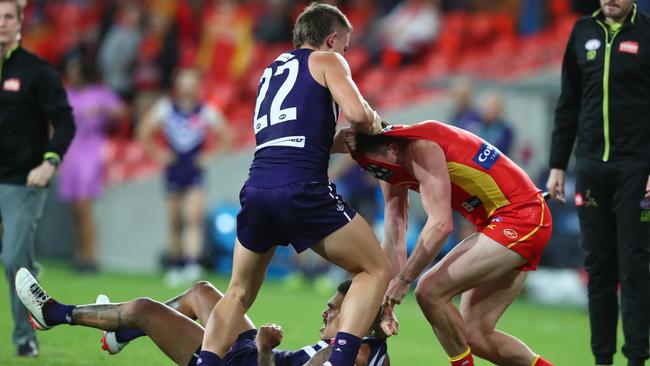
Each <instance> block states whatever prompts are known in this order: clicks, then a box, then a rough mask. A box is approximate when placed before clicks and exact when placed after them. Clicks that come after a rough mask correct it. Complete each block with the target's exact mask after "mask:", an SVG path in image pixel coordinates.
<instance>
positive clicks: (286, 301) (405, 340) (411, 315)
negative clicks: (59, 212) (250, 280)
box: [0, 263, 624, 366]
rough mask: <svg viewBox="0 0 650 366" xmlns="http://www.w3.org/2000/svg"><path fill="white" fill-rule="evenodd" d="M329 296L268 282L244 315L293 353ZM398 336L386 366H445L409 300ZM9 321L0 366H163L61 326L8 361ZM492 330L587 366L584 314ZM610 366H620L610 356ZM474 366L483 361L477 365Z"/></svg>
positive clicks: (523, 306) (5, 308)
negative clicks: (25, 355) (27, 355)
mask: <svg viewBox="0 0 650 366" xmlns="http://www.w3.org/2000/svg"><path fill="white" fill-rule="evenodd" d="M208 279H209V280H210V281H212V282H213V283H214V284H215V285H216V286H217V287H218V288H220V289H225V288H226V284H227V279H226V278H224V277H218V276H210V277H209V278H208ZM41 281H42V283H43V285H44V287H45V288H46V290H47V291H48V292H49V293H50V295H52V296H54V297H56V298H57V299H60V300H61V301H63V302H69V303H88V302H92V301H94V299H95V296H96V295H97V294H98V293H100V292H102V293H106V294H108V295H109V296H110V297H111V299H112V300H114V301H126V300H129V299H131V298H134V297H138V296H149V297H152V298H155V299H160V300H165V299H167V298H170V297H172V296H173V295H175V294H176V293H177V292H179V290H174V289H168V288H166V287H165V286H164V284H163V281H162V278H161V277H159V276H134V275H120V274H113V273H103V274H101V275H97V276H81V275H79V274H77V273H75V272H73V271H71V270H69V269H68V268H67V267H65V266H62V265H58V264H53V263H46V264H45V265H44V266H43V271H42V274H41ZM6 291H7V287H6V283H5V281H4V280H2V281H0V294H6V293H7V292H6ZM328 298H329V295H325V294H319V293H317V292H316V291H314V290H312V289H308V288H304V289H300V290H288V289H287V288H286V287H285V286H282V285H281V284H278V283H274V282H268V283H267V284H266V285H265V286H264V287H263V289H262V291H261V293H260V295H259V297H258V300H257V302H256V304H255V305H254V307H253V309H252V310H251V311H250V313H249V315H251V317H252V318H253V320H254V321H255V323H256V324H261V323H266V322H275V323H278V324H280V325H282V326H283V327H284V330H285V336H284V341H283V344H282V346H281V348H286V349H293V348H300V347H302V346H304V345H306V344H310V343H314V342H315V341H316V340H317V337H318V332H317V330H318V328H319V327H320V325H321V318H320V312H321V311H322V310H323V308H324V304H325V302H326V301H327V299H328ZM398 317H399V320H400V335H399V336H398V337H394V338H391V339H390V341H389V350H390V355H391V360H392V364H393V365H397V366H419V365H441V366H444V365H448V363H447V361H446V356H445V355H444V353H443V352H442V349H441V348H440V346H439V345H438V343H437V342H436V340H435V337H434V336H433V333H432V331H431V330H430V328H429V326H428V323H427V322H426V320H425V319H424V317H423V316H422V315H421V314H420V312H419V309H418V307H417V304H416V303H415V300H414V298H413V296H412V295H411V296H409V297H408V298H407V299H406V300H405V303H403V304H402V305H401V306H400V307H399V308H398ZM11 327H12V324H11V318H10V316H9V305H8V301H7V297H6V296H5V295H3V296H1V297H0V329H1V330H2V331H1V332H0V365H12V366H13V365H39V366H41V365H62V366H63V365H66V366H72V365H168V364H171V362H170V361H169V360H168V359H167V358H166V357H165V356H164V355H163V353H162V352H160V351H159V350H158V349H157V348H156V347H155V346H154V345H153V343H152V342H150V341H148V340H147V339H145V338H141V339H138V340H136V341H134V342H133V343H132V344H131V345H129V346H128V347H127V348H126V349H125V350H124V351H123V352H122V353H120V354H119V355H116V356H108V355H107V354H105V352H103V351H101V350H100V343H99V342H100V341H99V338H100V332H99V331H98V330H94V329H88V328H82V327H71V326H60V327H58V328H56V329H53V330H50V331H47V332H42V333H40V334H39V336H38V337H39V342H40V346H41V356H40V357H39V358H38V359H36V360H24V359H19V358H17V357H15V356H14V355H13V354H14V348H13V346H12V345H11V341H10V339H11ZM499 329H501V330H504V331H506V332H509V333H512V334H515V335H517V336H518V337H520V338H521V339H522V340H523V341H525V342H526V343H528V345H530V346H531V347H533V349H534V350H535V351H536V352H538V353H541V354H542V355H544V356H545V357H546V358H547V359H549V360H551V361H553V362H554V363H555V364H556V365H558V366H588V365H592V364H593V363H592V362H593V361H592V358H591V356H590V353H589V349H588V344H589V336H588V334H589V332H588V320H587V315H586V313H585V312H584V311H580V310H573V309H562V308H550V307H544V306H539V305H535V304H531V303H527V302H526V301H524V300H522V301H519V302H517V303H515V304H514V305H513V306H512V307H511V308H510V309H509V311H508V312H507V313H506V315H505V316H504V318H503V319H502V321H501V323H500V324H499ZM616 361H617V362H616V365H621V366H622V365H624V360H623V357H622V356H621V355H617V360H616ZM477 365H481V366H487V365H490V363H489V362H485V361H481V360H478V362H477Z"/></svg>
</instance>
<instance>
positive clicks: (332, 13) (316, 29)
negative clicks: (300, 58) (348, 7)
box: [293, 2, 352, 48]
mask: <svg viewBox="0 0 650 366" xmlns="http://www.w3.org/2000/svg"><path fill="white" fill-rule="evenodd" d="M338 30H345V31H347V32H351V31H352V24H350V21H349V20H348V18H347V17H346V16H345V14H343V12H342V11H341V10H339V8H337V7H336V6H333V5H329V4H320V3H316V2H314V3H311V4H310V5H309V6H307V7H306V8H305V10H303V12H302V13H301V14H300V15H299V16H298V19H297V20H296V25H295V26H294V27H293V44H294V46H296V48H300V47H302V46H304V45H310V46H313V47H319V46H320V45H322V44H323V42H325V39H326V38H327V36H329V35H330V34H332V33H334V32H336V31H338Z"/></svg>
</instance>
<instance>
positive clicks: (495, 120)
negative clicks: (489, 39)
mask: <svg viewBox="0 0 650 366" xmlns="http://www.w3.org/2000/svg"><path fill="white" fill-rule="evenodd" d="M480 121H481V124H480V125H479V126H478V129H477V130H476V131H472V130H469V131H470V132H472V133H474V134H475V135H478V136H480V137H482V138H483V139H484V140H485V141H487V142H489V143H491V144H492V145H494V146H495V147H496V148H497V149H499V151H501V152H502V153H504V154H506V155H510V152H511V149H512V143H513V132H512V127H510V126H509V125H508V123H507V122H506V121H505V120H504V119H503V99H502V98H501V95H499V93H497V92H489V93H488V94H486V95H485V99H484V101H483V106H482V111H481V120H480Z"/></svg>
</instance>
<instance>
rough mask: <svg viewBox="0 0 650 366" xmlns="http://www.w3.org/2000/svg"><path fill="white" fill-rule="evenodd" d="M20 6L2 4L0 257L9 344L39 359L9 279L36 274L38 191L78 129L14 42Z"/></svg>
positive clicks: (47, 75)
mask: <svg viewBox="0 0 650 366" xmlns="http://www.w3.org/2000/svg"><path fill="white" fill-rule="evenodd" d="M23 4H24V2H22V1H21V2H19V1H18V0H13V1H11V0H3V1H0V219H1V220H0V221H2V226H3V233H2V235H1V240H0V253H1V256H0V258H1V259H2V264H3V266H4V270H5V275H6V277H7V280H8V282H9V286H8V287H9V295H10V305H11V311H12V314H13V319H14V330H13V337H12V338H13V342H14V344H15V345H16V351H17V354H18V355H19V356H32V357H33V356H36V355H38V348H37V345H36V339H35V335H34V330H33V329H32V327H31V324H30V323H29V319H28V316H27V311H26V310H25V308H24V306H23V305H22V303H21V302H20V300H19V299H18V297H17V296H16V294H15V291H14V276H15V274H16V272H17V271H18V269H19V268H20V267H27V268H29V269H30V270H32V271H34V270H37V268H36V264H35V262H34V241H35V236H36V225H37V223H38V221H39V219H40V217H41V214H42V212H43V206H44V204H45V195H46V191H45V190H44V189H43V188H44V187H46V186H47V184H48V183H49V181H50V179H51V178H52V175H53V174H54V171H55V169H56V166H57V165H58V164H59V162H60V161H61V159H62V158H63V155H64V154H65V151H66V150H67V148H68V145H70V141H71V140H72V138H73V136H74V132H75V125H74V121H73V119H72V109H71V108H70V105H69V104H68V99H67V96H66V93H65V90H64V89H63V86H62V85H61V80H59V76H58V74H57V72H56V71H55V70H54V69H53V68H52V67H51V66H50V65H49V64H47V62H45V61H43V60H41V59H40V58H38V57H36V56H35V55H33V54H32V53H29V52H27V51H26V50H24V49H23V48H22V47H21V46H20V43H19V42H18V37H19V34H20V27H21V25H22V16H23V9H22V6H23ZM50 126H51V127H52V128H51V129H52V133H51V136H50ZM3 310H4V309H3ZM0 347H1V348H2V349H6V347H5V346H0Z"/></svg>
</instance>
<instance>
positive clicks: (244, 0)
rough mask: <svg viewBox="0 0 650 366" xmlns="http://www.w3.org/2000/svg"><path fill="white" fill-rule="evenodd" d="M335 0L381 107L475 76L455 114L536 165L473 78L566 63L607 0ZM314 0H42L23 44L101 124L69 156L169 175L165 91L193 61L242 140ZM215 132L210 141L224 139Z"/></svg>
mask: <svg viewBox="0 0 650 366" xmlns="http://www.w3.org/2000/svg"><path fill="white" fill-rule="evenodd" d="M327 2H329V3H332V4H335V5H338V6H339V7H341V8H342V9H343V11H344V12H345V13H346V14H347V16H348V17H349V19H350V21H351V23H352V24H353V26H354V32H353V34H352V39H351V49H350V51H349V52H348V54H347V55H346V58H347V60H348V62H349V64H350V67H351V69H352V73H353V75H354V78H355V81H356V82H357V84H358V85H359V87H360V89H361V90H362V92H363V94H364V95H365V96H366V98H367V99H368V100H369V101H370V102H371V103H372V104H373V105H376V106H377V107H378V108H390V107H393V106H398V105H400V104H402V103H404V102H413V101H416V100H418V99H419V98H421V99H426V98H431V97H432V96H435V95H438V94H440V93H441V92H449V90H447V89H446V88H447V87H446V86H445V88H444V89H441V87H440V85H448V84H449V83H438V82H437V81H440V80H445V79H447V78H449V77H450V76H453V75H465V76H467V77H468V78H467V79H462V80H461V81H459V82H457V83H453V84H454V85H453V87H452V88H451V89H452V90H450V91H451V93H450V95H453V96H454V98H455V104H456V108H455V112H454V114H453V115H451V116H448V118H447V120H448V121H449V122H451V123H454V124H456V125H457V126H459V127H462V128H465V129H467V130H469V131H471V132H473V133H475V134H478V135H479V136H482V137H483V138H485V139H486V140H488V141H489V142H491V143H492V144H494V145H495V146H497V147H498V148H499V149H500V150H501V151H503V152H504V153H506V154H511V155H512V156H513V157H514V158H515V160H519V161H520V162H522V163H523V164H524V165H525V164H526V161H525V160H526V159H527V156H526V154H525V153H523V154H522V153H520V152H518V154H517V155H516V156H515V155H513V153H512V148H513V146H515V136H514V133H513V130H512V128H511V127H510V125H509V124H508V122H507V121H505V120H504V119H503V116H502V114H503V110H502V109H503V106H502V101H501V97H500V96H499V94H498V93H494V92H488V93H486V94H485V95H483V96H482V97H481V98H480V100H481V103H478V104H476V103H475V102H476V100H474V98H473V97H472V95H471V91H472V86H471V82H470V81H469V80H470V79H493V80H497V79H498V80H510V79H513V78H516V77H517V76H519V75H522V74H525V73H526V72H531V71H532V72H534V71H535V70H538V69H539V68H541V67H545V66H549V65H558V64H559V62H560V60H561V56H562V53H563V51H564V45H565V42H566V39H567V37H568V33H569V32H570V29H571V26H572V25H573V22H574V20H575V19H576V17H577V16H578V15H580V14H587V13H590V12H591V11H593V10H595V9H597V8H598V0H593V1H585V0H581V1H578V0H574V1H571V0H549V1H543V0H495V1H489V2H488V1H481V0H377V1H370V0H340V1H336V0H331V1H327ZM648 2H649V1H645V0H640V1H639V7H640V8H642V9H643V8H646V9H647V7H648V4H647V3H648ZM307 3H308V2H307V1H299V0H257V1H253V0H142V1H138V0H57V1H46V0H30V1H29V2H28V6H27V8H26V10H25V21H24V25H23V34H22V42H23V44H24V46H25V47H26V48H28V49H30V50H33V51H34V52H35V53H37V54H38V55H40V56H42V57H44V58H46V59H47V60H48V61H50V62H51V63H52V64H54V65H57V66H58V67H59V69H60V70H61V73H62V74H63V75H64V81H65V82H66V86H67V89H68V91H69V97H70V99H71V102H72V103H73V104H74V108H75V117H76V119H78V120H80V119H83V120H85V121H89V122H88V123H84V126H83V127H82V128H81V129H79V134H78V135H79V136H80V137H84V136H85V137H86V139H85V142H82V141H75V143H74V144H76V145H73V146H72V147H71V153H70V156H68V157H67V158H66V159H67V160H70V162H69V163H68V164H67V165H68V166H74V167H76V168H74V169H77V170H84V171H90V170H94V171H97V169H101V170H103V174H102V173H97V174H95V175H94V176H95V177H99V178H97V179H105V180H106V181H108V182H109V183H119V182H123V181H125V180H130V179H133V178H137V177H139V176H147V175H150V174H152V173H154V172H158V171H159V170H160V168H161V166H163V165H164V164H160V161H159V160H161V159H156V156H151V155H152V154H147V152H148V151H147V149H146V148H145V147H143V143H142V141H137V140H136V138H135V137H136V136H137V131H138V130H139V126H138V125H139V124H141V123H140V121H143V120H144V119H146V115H147V113H149V112H150V111H151V110H152V107H153V106H154V105H156V103H157V102H158V101H159V100H160V99H161V98H163V97H165V96H168V95H171V96H173V95H174V91H173V89H174V79H175V75H177V73H178V72H179V70H188V69H190V70H193V72H197V73H198V75H200V83H198V84H199V85H200V87H199V88H200V92H199V94H200V96H198V97H199V98H200V99H201V101H202V102H204V103H206V104H209V105H210V106H211V107H212V108H214V109H215V111H216V112H217V113H218V114H219V115H223V116H224V118H223V120H224V123H225V124H226V125H227V126H228V127H227V128H228V131H232V132H233V133H234V146H238V147H242V146H250V143H252V139H253V134H251V133H250V117H251V114H252V108H251V106H252V105H254V98H255V93H256V90H257V85H258V82H259V77H260V75H261V73H262V70H263V69H264V68H265V67H266V66H267V65H268V64H269V63H270V62H271V61H272V58H274V57H276V56H277V54H279V53H280V52H282V51H283V50H287V49H291V48H293V46H292V44H291V40H292V34H291V29H292V25H293V22H294V20H295V19H296V17H297V16H298V14H299V13H300V11H301V10H302V9H303V8H304V6H305V5H306V4H307ZM513 54H517V55H518V57H516V58H512V56H511V55H513ZM386 85H390V87H389V88H387V87H386ZM82 90H83V92H82ZM78 122H79V121H78ZM211 133H212V134H215V133H216V134H219V131H218V130H217V131H212V132H211ZM160 137H161V140H164V136H160ZM78 140H80V139H78ZM207 140H208V145H210V144H211V141H212V144H214V141H217V140H218V139H214V138H212V139H210V138H208V139H207ZM81 144H85V147H83V146H81ZM217 144H218V143H217ZM145 145H146V144H145ZM77 150H78V151H77ZM75 151H77V155H78V157H79V158H78V159H76V160H75V158H74V157H75ZM89 151H92V153H89ZM89 157H92V159H91V158H89ZM522 160H523V161H522ZM101 161H110V162H111V164H106V165H105V166H104V165H102V164H101ZM82 165H83V167H82ZM88 165H92V167H89V166H88ZM70 169H73V168H70ZM74 169H73V170H74ZM66 170H69V169H68V168H67V167H66V166H64V167H63V169H62V178H61V182H60V193H61V197H62V198H63V199H66V200H68V201H73V202H74V213H75V221H76V222H78V223H80V224H79V225H78V227H77V231H78V232H77V237H78V238H79V240H80V242H88V243H90V244H88V245H86V246H82V248H81V250H80V252H79V253H78V257H79V258H80V259H81V261H82V262H83V263H88V264H89V265H91V266H94V261H95V253H94V249H92V248H93V247H94V244H93V243H92V242H93V241H94V239H93V237H94V236H95V229H94V223H93V222H92V219H88V218H89V217H90V218H91V217H92V215H91V214H90V211H91V204H92V202H93V200H94V199H95V198H96V197H98V196H99V194H100V193H101V184H94V186H96V187H98V188H97V192H90V193H89V194H88V195H84V197H89V199H86V198H84V199H79V198H78V197H76V198H75V192H72V191H73V190H74V187H72V186H71V184H68V183H66V181H65V173H66ZM330 173H331V175H332V177H333V179H335V180H336V181H337V182H338V184H339V185H340V186H341V187H340V189H341V191H342V192H343V193H344V196H345V197H346V198H347V199H348V200H349V201H350V202H351V203H352V204H353V206H354V207H356V208H358V209H360V211H362V213H363V214H364V216H365V217H368V218H370V220H371V221H372V220H373V218H377V219H380V218H381V216H382V215H381V212H379V210H380V207H381V205H380V204H379V203H378V201H377V200H378V198H379V195H377V194H376V190H375V189H373V186H374V185H375V183H374V181H373V180H371V179H369V178H368V177H367V176H365V174H364V173H361V172H359V170H358V169H356V165H354V164H353V163H351V162H350V161H341V162H336V164H335V165H334V166H333V167H332V170H331V172H330ZM69 174H70V173H68V175H69ZM102 177H104V178H102ZM66 189H69V190H72V191H70V192H67V191H66ZM77 193H78V192H77ZM77 196H78V194H77ZM172 211H173V210H172ZM201 212H202V210H201ZM172 213H173V212H172ZM172 216H173V215H172ZM86 221H89V222H86ZM378 224H381V222H379V223H378ZM414 227H417V225H415V226H414ZM461 230H463V228H462V227H461ZM178 235H180V234H178V233H177V235H176V236H178ZM83 238H86V239H83ZM172 252H173V251H172ZM307 267H310V266H307Z"/></svg>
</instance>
